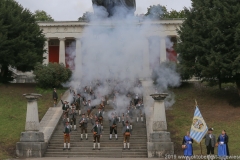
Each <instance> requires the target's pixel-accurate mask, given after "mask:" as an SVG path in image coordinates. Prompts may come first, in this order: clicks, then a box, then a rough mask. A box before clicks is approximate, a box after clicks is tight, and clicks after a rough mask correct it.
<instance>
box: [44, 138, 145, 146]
mask: <svg viewBox="0 0 240 160" xmlns="http://www.w3.org/2000/svg"><path fill="white" fill-rule="evenodd" d="M70 143H71V144H73V145H76V146H77V145H82V144H88V143H89V144H92V143H93V141H92V139H88V140H82V141H81V142H80V141H79V142H76V141H74V142H71V141H70ZM100 143H101V144H103V145H105V144H107V145H116V144H118V143H119V144H123V141H121V140H115V141H112V142H111V141H100ZM130 143H131V144H137V145H147V142H146V141H141V142H139V141H131V139H130ZM57 144H63V139H62V140H59V141H51V142H50V143H49V144H48V145H57Z"/></svg>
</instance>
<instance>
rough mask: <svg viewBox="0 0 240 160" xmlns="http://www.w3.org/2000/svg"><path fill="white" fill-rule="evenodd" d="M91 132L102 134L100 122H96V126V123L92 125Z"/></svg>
mask: <svg viewBox="0 0 240 160" xmlns="http://www.w3.org/2000/svg"><path fill="white" fill-rule="evenodd" d="M91 131H92V132H97V135H102V127H101V124H98V127H97V125H96V124H95V125H94V126H93V127H92V130H91Z"/></svg>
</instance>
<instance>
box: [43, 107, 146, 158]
mask: <svg viewBox="0 0 240 160" xmlns="http://www.w3.org/2000/svg"><path fill="white" fill-rule="evenodd" d="M109 110H112V107H111V106H109V105H107V106H106V107H105V114H104V121H103V133H102V137H101V139H100V142H101V150H97V149H96V150H92V148H93V137H92V133H91V132H90V130H91V128H92V124H91V123H88V140H85V134H84V135H83V138H84V139H83V140H82V141H81V140H80V128H79V127H78V125H77V131H72V132H71V142H70V143H71V149H70V150H63V132H62V131H63V124H62V122H61V120H60V122H59V123H58V126H57V127H56V130H55V131H54V133H53V135H52V138H51V140H50V142H49V145H48V149H47V151H46V153H45V155H44V156H45V157H106V158H147V133H146V132H147V131H146V123H145V121H144V123H142V122H136V117H134V120H135V121H134V122H133V123H132V125H133V130H132V136H131V138H130V150H128V149H126V150H123V135H122V123H119V124H118V126H117V127H118V129H117V131H118V140H115V135H114V134H113V138H112V140H109V132H110V131H109V122H108V118H107V117H106V116H107V114H108V111H109ZM95 112H97V109H95V110H93V112H92V113H93V114H95ZM79 118H80V116H78V117H77V122H78V121H79ZM96 147H97V145H96Z"/></svg>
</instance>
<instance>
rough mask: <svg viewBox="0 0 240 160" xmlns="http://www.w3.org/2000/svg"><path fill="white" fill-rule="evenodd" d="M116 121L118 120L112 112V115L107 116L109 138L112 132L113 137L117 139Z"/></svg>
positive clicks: (110, 138)
mask: <svg viewBox="0 0 240 160" xmlns="http://www.w3.org/2000/svg"><path fill="white" fill-rule="evenodd" d="M117 122H118V119H117V118H116V117H115V116H114V113H113V114H112V117H111V118H109V126H110V135H109V140H112V133H113V132H114V134H115V139H116V140H118V136H117Z"/></svg>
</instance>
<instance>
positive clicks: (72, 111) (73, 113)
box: [68, 103, 77, 131]
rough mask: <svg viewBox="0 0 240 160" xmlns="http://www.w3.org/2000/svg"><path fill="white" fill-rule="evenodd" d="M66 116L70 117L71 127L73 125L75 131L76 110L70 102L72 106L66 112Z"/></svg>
mask: <svg viewBox="0 0 240 160" xmlns="http://www.w3.org/2000/svg"><path fill="white" fill-rule="evenodd" d="M68 117H69V118H70V122H71V123H70V124H71V128H72V127H74V131H76V130H77V126H76V119H77V112H76V109H75V105H74V103H72V108H71V109H70V110H69V112H68Z"/></svg>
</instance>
